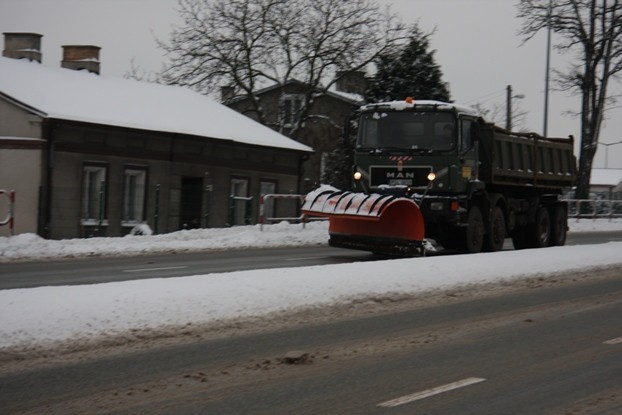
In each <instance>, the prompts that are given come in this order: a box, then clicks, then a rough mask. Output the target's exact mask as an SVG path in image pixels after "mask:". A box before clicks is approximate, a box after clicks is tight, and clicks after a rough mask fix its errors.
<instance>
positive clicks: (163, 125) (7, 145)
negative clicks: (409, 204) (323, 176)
mask: <svg viewBox="0 0 622 415" xmlns="http://www.w3.org/2000/svg"><path fill="white" fill-rule="evenodd" d="M40 42H41V35H39V34H35V33H5V49H4V51H3V56H4V57H2V58H0V189H7V190H9V189H15V190H16V195H17V201H16V206H15V226H16V233H24V232H34V233H38V234H40V235H42V236H45V237H50V238H54V239H60V238H73V237H78V236H84V237H86V236H95V235H107V236H119V235H124V234H126V233H128V232H129V231H130V230H131V229H133V228H135V227H136V226H137V225H139V224H148V225H149V226H150V227H151V228H152V229H153V230H155V231H156V232H158V233H164V232H170V231H175V230H179V229H190V228H197V227H222V226H229V225H240V224H246V223H254V222H255V221H256V218H257V211H258V199H259V196H260V195H261V194H265V193H296V192H299V191H300V189H299V183H300V182H301V177H300V172H301V166H302V163H303V161H304V160H305V159H306V158H308V156H309V154H310V153H312V149H311V148H310V147H308V146H306V145H303V144H300V143H298V142H296V141H294V140H291V139H289V138H287V137H285V136H283V135H281V134H279V133H277V132H275V131H273V130H272V129H269V128H267V127H265V126H263V125H261V124H259V123H257V122H255V121H253V120H251V119H250V118H248V117H245V116H243V115H241V114H239V113H237V112H235V111H233V110H231V109H229V108H227V107H226V106H224V105H221V104H219V103H216V102H214V101H213V100H211V99H210V98H208V97H205V96H203V95H200V94H198V93H195V92H193V91H190V90H188V89H185V88H180V87H173V86H164V85H158V84H151V83H146V82H138V81H133V80H127V79H122V78H106V77H102V76H100V75H98V74H99V72H100V70H99V69H100V62H99V48H98V47H96V46H92V45H71V46H64V47H63V51H64V53H63V60H62V63H61V66H62V68H51V67H46V66H43V65H42V64H41V63H40V62H41V60H42V59H41V53H40ZM232 196H233V197H232ZM0 203H2V201H0ZM7 234H8V229H7V228H6V227H1V228H0V235H2V236H6V235H7Z"/></svg>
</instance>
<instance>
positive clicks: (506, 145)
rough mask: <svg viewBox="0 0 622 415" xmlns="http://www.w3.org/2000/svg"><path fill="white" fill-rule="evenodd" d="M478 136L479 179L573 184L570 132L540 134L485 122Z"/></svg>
mask: <svg viewBox="0 0 622 415" xmlns="http://www.w3.org/2000/svg"><path fill="white" fill-rule="evenodd" d="M480 137H481V140H480V148H479V151H480V160H481V164H480V180H482V181H485V182H487V183H491V184H494V185H518V186H535V187H541V188H550V189H552V190H554V189H561V188H564V187H571V186H573V184H574V181H575V176H576V160H575V157H574V155H573V146H574V140H573V137H572V136H570V137H569V138H542V137H540V136H539V135H538V134H535V133H514V132H509V131H507V130H504V129H501V128H499V127H496V126H494V125H492V124H485V125H483V126H482V129H481V135H480Z"/></svg>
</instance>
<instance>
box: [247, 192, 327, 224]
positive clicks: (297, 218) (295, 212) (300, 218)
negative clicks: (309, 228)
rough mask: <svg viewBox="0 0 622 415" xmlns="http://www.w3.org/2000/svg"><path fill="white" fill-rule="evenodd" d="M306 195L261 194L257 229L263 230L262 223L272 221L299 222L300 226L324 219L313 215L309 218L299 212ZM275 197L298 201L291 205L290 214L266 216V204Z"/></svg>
mask: <svg viewBox="0 0 622 415" xmlns="http://www.w3.org/2000/svg"><path fill="white" fill-rule="evenodd" d="M305 196H306V195H296V194H267V195H262V196H261V197H260V198H259V229H260V230H263V225H264V223H274V222H282V221H288V222H301V223H302V227H303V228H304V227H305V224H306V223H307V222H309V221H310V220H326V218H323V217H313V218H310V217H308V216H307V215H303V214H302V213H301V212H300V206H301V205H302V203H303V202H304V200H305ZM276 199H285V200H292V199H293V200H297V201H298V202H299V203H298V204H296V206H295V207H294V206H292V208H291V211H292V214H291V215H290V216H281V217H278V216H274V217H272V216H267V215H266V204H268V203H269V202H270V201H271V200H276Z"/></svg>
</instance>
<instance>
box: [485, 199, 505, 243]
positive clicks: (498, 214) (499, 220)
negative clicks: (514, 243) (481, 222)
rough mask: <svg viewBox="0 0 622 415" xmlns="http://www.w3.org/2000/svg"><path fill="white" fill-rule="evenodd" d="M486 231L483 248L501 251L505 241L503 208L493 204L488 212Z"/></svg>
mask: <svg viewBox="0 0 622 415" xmlns="http://www.w3.org/2000/svg"><path fill="white" fill-rule="evenodd" d="M489 219H490V220H489V221H488V222H489V224H490V225H489V227H488V233H487V235H486V238H485V239H484V250H485V251H488V252H496V251H501V250H502V249H503V243H504V242H505V217H504V215H503V210H501V208H500V207H499V206H495V207H494V208H493V209H492V211H491V212H490V218H489Z"/></svg>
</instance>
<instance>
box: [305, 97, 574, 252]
mask: <svg viewBox="0 0 622 415" xmlns="http://www.w3.org/2000/svg"><path fill="white" fill-rule="evenodd" d="M360 111H361V113H360V118H359V122H358V135H357V141H356V147H355V154H354V163H355V165H354V166H353V171H352V173H353V175H352V177H353V189H352V190H347V191H346V190H337V189H335V188H332V187H329V186H322V187H320V188H319V189H316V190H314V191H312V192H310V193H309V194H307V195H306V197H305V201H304V203H303V206H302V211H303V214H305V215H312V216H327V217H328V219H329V234H330V239H329V244H330V245H331V246H335V247H343V248H351V249H360V250H366V251H371V252H374V253H378V254H389V255H405V256H412V255H424V254H425V246H426V240H429V239H432V240H434V241H435V242H436V244H437V245H441V246H442V247H443V248H445V249H449V250H457V251H460V252H464V253H477V252H481V251H499V250H501V249H503V245H504V240H505V239H506V238H508V237H511V238H512V242H513V244H514V247H515V249H525V248H542V247H547V246H555V245H564V243H565V241H566V232H567V229H568V224H567V222H568V221H567V217H568V208H567V204H566V203H565V202H564V201H563V200H562V199H561V195H562V194H563V191H564V189H566V188H569V187H571V186H572V185H573V184H574V181H575V177H576V159H575V157H574V155H573V146H574V143H573V141H574V140H573V137H572V136H569V137H568V138H544V137H541V136H539V135H538V134H536V133H518V132H511V131H507V130H505V129H502V128H500V127H498V126H495V125H494V124H493V123H489V122H486V121H484V119H483V118H482V117H480V116H479V115H478V114H477V113H476V112H475V111H474V110H473V109H472V108H469V107H465V106H460V105H456V104H453V103H445V102H438V101H415V100H412V99H410V98H407V99H406V100H405V101H394V102H386V103H376V104H369V105H365V106H363V107H362V108H361V110H360Z"/></svg>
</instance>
